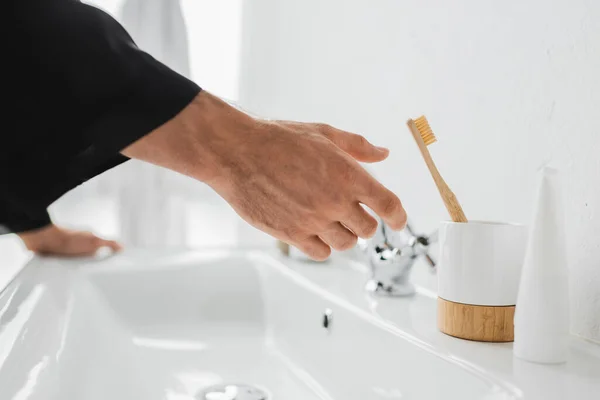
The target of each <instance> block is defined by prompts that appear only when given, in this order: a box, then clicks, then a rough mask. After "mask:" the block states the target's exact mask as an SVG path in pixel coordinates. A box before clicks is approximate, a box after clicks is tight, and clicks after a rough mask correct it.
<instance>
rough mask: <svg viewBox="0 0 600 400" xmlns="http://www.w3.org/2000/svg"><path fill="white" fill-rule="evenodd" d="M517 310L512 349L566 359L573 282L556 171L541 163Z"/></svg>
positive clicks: (535, 358) (527, 355)
mask: <svg viewBox="0 0 600 400" xmlns="http://www.w3.org/2000/svg"><path fill="white" fill-rule="evenodd" d="M540 175H541V176H540V185H539V192H538V198H537V204H536V207H535V212H534V218H533V221H532V225H531V229H530V235H529V243H528V247H527V253H526V255H525V262H524V264H523V272H522V276H521V282H520V285H519V295H518V298H517V308H516V314H515V343H514V354H515V356H516V357H518V358H521V359H523V360H527V361H532V362H538V363H561V362H565V361H566V360H567V353H568V352H567V349H568V339H569V285H568V268H567V254H566V244H565V237H566V234H565V216H564V208H563V200H562V191H561V185H560V177H559V173H558V171H556V170H554V169H552V168H548V167H543V168H542V169H541V171H540Z"/></svg>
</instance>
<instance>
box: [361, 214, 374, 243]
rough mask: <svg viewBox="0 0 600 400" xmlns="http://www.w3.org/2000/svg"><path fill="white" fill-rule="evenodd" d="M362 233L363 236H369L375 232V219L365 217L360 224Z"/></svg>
mask: <svg viewBox="0 0 600 400" xmlns="http://www.w3.org/2000/svg"><path fill="white" fill-rule="evenodd" d="M361 230H362V234H363V235H364V236H365V238H370V237H373V235H375V232H377V221H376V220H375V219H373V218H365V220H364V221H363V223H362V226H361Z"/></svg>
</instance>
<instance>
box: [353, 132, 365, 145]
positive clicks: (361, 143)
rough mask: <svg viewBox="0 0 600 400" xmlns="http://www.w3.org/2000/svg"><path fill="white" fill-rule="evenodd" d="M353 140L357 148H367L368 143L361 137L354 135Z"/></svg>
mask: <svg viewBox="0 0 600 400" xmlns="http://www.w3.org/2000/svg"><path fill="white" fill-rule="evenodd" d="M354 140H355V142H356V145H357V146H358V147H367V146H369V141H368V140H367V139H366V138H365V137H364V136H362V135H357V134H354Z"/></svg>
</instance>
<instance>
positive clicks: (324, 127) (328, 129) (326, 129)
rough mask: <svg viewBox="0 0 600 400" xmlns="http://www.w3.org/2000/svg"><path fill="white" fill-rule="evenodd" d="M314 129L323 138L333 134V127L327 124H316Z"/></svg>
mask: <svg viewBox="0 0 600 400" xmlns="http://www.w3.org/2000/svg"><path fill="white" fill-rule="evenodd" d="M316 127H317V130H318V131H319V132H320V133H321V134H323V135H325V136H329V135H331V134H332V133H333V127H332V126H331V125H329V124H324V123H318V124H316Z"/></svg>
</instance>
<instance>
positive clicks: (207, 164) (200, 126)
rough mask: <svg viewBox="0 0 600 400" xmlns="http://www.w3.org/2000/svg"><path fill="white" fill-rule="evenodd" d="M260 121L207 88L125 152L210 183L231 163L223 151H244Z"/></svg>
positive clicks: (131, 156)
mask: <svg viewBox="0 0 600 400" xmlns="http://www.w3.org/2000/svg"><path fill="white" fill-rule="evenodd" d="M259 124H260V122H259V121H257V120H256V119H254V118H252V117H250V116H248V115H247V114H245V113H243V112H241V111H239V110H237V109H236V108H234V107H232V106H230V105H229V104H227V103H226V102H224V101H222V100H221V99H219V98H217V97H215V96H213V95H211V94H210V93H208V92H206V91H203V92H201V93H200V94H198V95H197V96H196V98H195V99H194V100H193V101H192V102H191V103H190V104H189V105H188V106H187V107H186V108H184V109H183V110H182V111H181V112H180V113H179V114H178V115H177V116H176V117H175V118H173V119H171V120H170V121H168V122H167V123H165V124H164V125H162V126H160V127H159V128H157V129H155V130H154V131H152V132H151V133H150V134H149V135H147V136H145V137H143V138H141V139H140V140H138V141H136V142H135V143H133V144H131V145H130V146H128V147H127V148H125V149H124V150H123V151H122V153H123V154H124V155H125V156H127V157H130V158H135V159H138V160H142V161H146V162H150V163H152V164H155V165H159V166H161V167H165V168H168V169H171V170H173V171H177V172H179V173H182V174H185V175H188V176H190V177H192V178H195V179H197V180H199V181H202V182H205V183H209V184H210V183H211V182H213V181H214V180H215V179H218V178H219V176H220V175H221V172H223V169H224V168H225V169H226V168H228V167H231V166H230V165H228V163H229V161H228V159H226V158H224V157H222V155H223V154H224V153H228V152H229V153H233V152H235V153H240V152H243V143H244V137H245V135H251V134H258V132H257V131H258V130H257V129H256V128H257V126H258V125H259ZM233 145H235V147H233ZM239 158H241V157H238V159H239Z"/></svg>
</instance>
